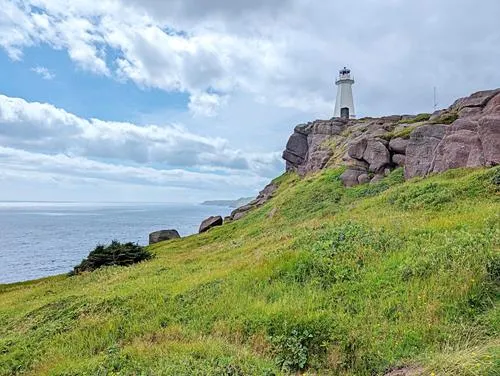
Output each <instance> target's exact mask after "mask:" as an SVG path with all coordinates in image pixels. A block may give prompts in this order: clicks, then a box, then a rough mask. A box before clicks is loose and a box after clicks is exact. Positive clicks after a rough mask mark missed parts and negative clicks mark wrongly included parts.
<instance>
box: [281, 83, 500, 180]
mask: <svg viewBox="0 0 500 376" xmlns="http://www.w3.org/2000/svg"><path fill="white" fill-rule="evenodd" d="M283 158H284V159H285V161H286V170H287V171H295V172H297V173H298V174H299V175H301V176H304V175H306V174H308V173H311V172H315V171H318V170H321V169H323V168H325V167H332V166H341V165H344V166H347V169H346V171H345V172H344V174H343V175H342V181H343V182H344V185H345V186H354V185H357V184H362V183H368V182H375V181H378V180H380V179H381V178H382V177H383V176H386V175H387V174H388V173H389V172H390V171H391V170H393V169H394V168H396V167H399V166H404V171H405V172H404V175H405V178H406V179H410V178H413V177H415V176H425V175H428V174H430V173H434V172H442V171H446V170H448V169H452V168H459V167H481V166H495V165H498V164H500V89H496V90H487V91H480V92H477V93H474V94H472V95H471V96H469V97H465V98H460V99H458V100H457V101H455V102H454V103H453V104H452V105H451V106H450V107H449V108H447V109H445V110H440V111H436V112H435V113H434V114H432V115H431V114H420V115H415V116H410V115H402V116H401V115H394V116H385V117H381V118H370V117H367V118H362V119H359V120H347V119H341V118H333V119H330V120H316V121H313V122H310V123H307V124H300V125H298V126H296V127H295V130H294V133H293V134H292V135H291V137H290V139H289V140H288V143H287V145H286V149H285V151H284V152H283Z"/></svg>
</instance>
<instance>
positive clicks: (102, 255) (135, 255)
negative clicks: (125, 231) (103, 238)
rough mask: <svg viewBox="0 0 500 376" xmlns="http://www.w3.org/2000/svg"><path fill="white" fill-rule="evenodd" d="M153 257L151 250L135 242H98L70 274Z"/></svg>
mask: <svg viewBox="0 0 500 376" xmlns="http://www.w3.org/2000/svg"><path fill="white" fill-rule="evenodd" d="M152 257H153V255H152V254H151V252H149V251H147V250H145V249H144V248H143V247H141V246H140V245H138V244H135V243H124V244H122V243H120V242H118V241H116V240H113V241H112V242H111V244H110V245H108V246H104V245H101V244H99V245H98V246H97V247H95V249H94V250H93V251H92V252H90V253H89V255H88V256H87V258H86V259H83V260H82V262H81V263H80V264H79V265H77V266H75V267H74V269H73V272H71V273H70V274H71V275H75V274H80V273H82V272H91V271H93V270H96V269H98V268H100V267H103V266H112V265H119V266H128V265H132V264H135V263H138V262H141V261H144V260H149V259H151V258H152Z"/></svg>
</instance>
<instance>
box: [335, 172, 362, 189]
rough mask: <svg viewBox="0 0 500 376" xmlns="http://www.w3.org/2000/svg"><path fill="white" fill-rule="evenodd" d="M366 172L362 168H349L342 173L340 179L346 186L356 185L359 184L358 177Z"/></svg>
mask: <svg viewBox="0 0 500 376" xmlns="http://www.w3.org/2000/svg"><path fill="white" fill-rule="evenodd" d="M364 173H365V172H364V171H361V170H351V169H347V170H345V171H344V173H343V174H342V175H340V180H342V183H344V186H346V187H354V186H355V185H358V184H359V181H358V178H359V177H360V176H361V175H363V174H364Z"/></svg>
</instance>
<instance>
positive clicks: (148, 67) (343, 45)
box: [0, 0, 500, 116]
mask: <svg viewBox="0 0 500 376" xmlns="http://www.w3.org/2000/svg"><path fill="white" fill-rule="evenodd" d="M4 8H5V9H3V10H2V13H0V45H1V46H2V47H3V48H4V49H5V50H6V51H7V53H8V54H9V56H11V58H13V59H19V58H21V57H22V51H23V50H24V49H25V48H27V47H30V46H33V45H39V44H48V45H50V46H52V47H53V48H55V49H65V50H67V52H68V55H69V56H70V58H71V59H72V60H73V61H74V62H75V63H76V65H77V66H78V67H79V68H81V69H84V70H87V71H90V72H93V73H95V74H100V75H105V76H112V77H115V78H118V79H124V80H131V81H133V82H135V83H136V84H137V85H139V86H140V87H151V88H158V89H162V90H165V91H180V92H185V93H188V94H190V95H191V97H192V98H191V100H190V108H191V109H192V110H193V111H194V113H195V114H196V115H198V116H200V115H206V116H213V115H214V114H215V113H216V112H217V108H218V103H217V99H220V98H225V97H227V96H232V95H236V94H238V93H242V94H251V95H253V96H254V97H255V98H258V99H259V100H261V101H264V102H266V103H269V104H273V105H275V106H281V107H287V108H299V109H301V110H302V111H309V112H315V113H317V112H321V113H323V114H325V116H328V115H330V114H331V107H332V105H331V103H332V101H333V98H334V90H335V88H334V85H333V78H334V75H335V73H336V70H337V69H338V68H339V67H342V66H344V65H350V66H351V68H352V70H353V72H354V74H355V75H356V78H357V84H356V87H355V95H357V97H356V98H357V102H358V103H359V105H358V106H357V107H358V109H359V111H358V112H359V113H360V114H361V113H365V114H375V115H376V114H383V113H385V112H391V111H393V112H405V111H410V112H416V111H420V110H423V109H427V108H428V107H430V103H431V102H432V99H429V98H431V97H432V87H434V86H437V87H438V89H439V92H440V96H441V99H442V100H441V102H443V103H449V102H451V101H452V100H453V98H454V97H457V96H460V95H465V94H467V93H468V92H470V91H473V90H476V89H481V88H487V87H490V86H491V85H497V86H498V85H500V72H499V71H498V69H497V66H498V62H499V61H500V50H499V49H498V48H497V47H498V45H499V43H500V30H499V29H498V28H497V27H496V23H497V19H496V17H497V15H498V14H500V3H499V2H498V1H496V0H485V1H483V2H482V3H481V7H477V6H475V4H473V3H470V2H468V1H465V0H462V1H455V0H453V1H452V0H443V1H440V2H435V1H431V0H423V1H419V2H413V3H408V2H403V1H397V0H393V1H385V2H379V1H372V0H353V1H351V2H349V4H346V3H345V2H341V1H331V2H326V3H324V2H323V3H314V4H313V3H311V2H310V1H306V0H280V1H264V0H258V1H248V0H240V1H222V0H211V1H201V0H188V1H185V0H182V1H181V0H171V1H168V2H165V1H159V0H145V1H142V0H141V1H137V0H124V1H118V0H101V1H99V2H94V1H83V0H75V1H72V2H71V3H70V4H69V3H68V2H67V1H62V0H32V1H20V0H8V1H7V4H6V6H5V7H4ZM473 67H474V68H475V69H476V72H478V71H479V72H481V73H480V74H477V73H476V74H474V75H471V74H470V73H469V72H470V71H471V69H473ZM478 68H480V70H478ZM358 87H359V89H358ZM214 92H217V93H218V94H219V95H221V97H215V96H214V94H213V93H214ZM403 92H404V93H406V94H405V95H401V93H403ZM429 93H430V94H429Z"/></svg>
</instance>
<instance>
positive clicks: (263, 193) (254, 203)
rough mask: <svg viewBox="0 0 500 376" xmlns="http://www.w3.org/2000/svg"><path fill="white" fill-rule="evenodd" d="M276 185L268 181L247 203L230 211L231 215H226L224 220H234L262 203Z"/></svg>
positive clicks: (266, 199) (273, 190)
mask: <svg viewBox="0 0 500 376" xmlns="http://www.w3.org/2000/svg"><path fill="white" fill-rule="evenodd" d="M277 188H278V186H277V185H276V184H275V183H269V184H268V185H266V186H265V188H264V189H263V190H262V191H260V192H259V194H258V196H257V197H256V198H255V199H254V200H252V201H250V202H249V203H248V204H246V205H243V206H241V207H239V208H237V209H235V210H233V211H232V213H231V215H230V216H228V217H227V218H226V219H225V221H227V222H230V221H236V220H238V219H241V218H243V217H244V216H245V215H246V214H248V212H249V211H250V210H252V209H254V208H257V207H259V206H262V205H264V204H265V203H266V202H267V201H269V199H270V198H271V197H273V195H274V192H276V189H277Z"/></svg>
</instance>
